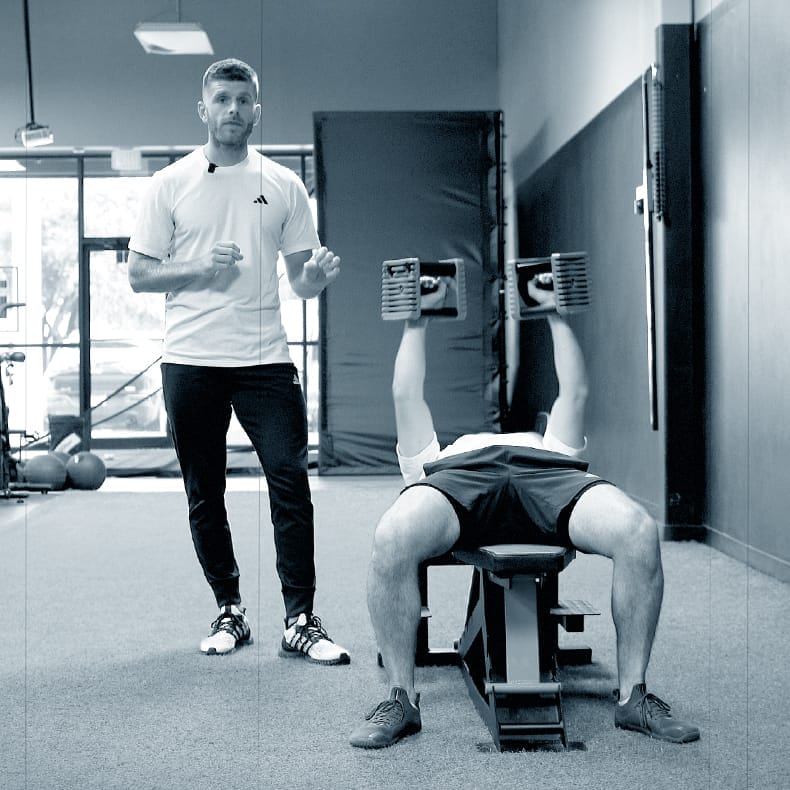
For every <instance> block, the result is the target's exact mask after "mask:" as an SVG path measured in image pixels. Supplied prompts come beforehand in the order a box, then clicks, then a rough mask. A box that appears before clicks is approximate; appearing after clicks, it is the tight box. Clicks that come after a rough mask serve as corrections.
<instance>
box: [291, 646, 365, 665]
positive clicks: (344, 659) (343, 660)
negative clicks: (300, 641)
mask: <svg viewBox="0 0 790 790" xmlns="http://www.w3.org/2000/svg"><path fill="white" fill-rule="evenodd" d="M279 655H280V658H303V659H304V660H305V661H308V662H310V663H311V664H321V665H322V666H325V667H326V666H338V665H339V664H350V663H351V656H350V655H349V654H348V653H343V654H342V655H340V656H338V657H337V658H329V659H324V660H323V661H322V660H321V659H319V658H312V657H311V656H308V655H307V654H305V653H303V652H302V651H301V650H286V649H285V648H284V647H282V646H281V647H280V650H279Z"/></svg>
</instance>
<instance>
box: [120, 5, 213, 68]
mask: <svg viewBox="0 0 790 790" xmlns="http://www.w3.org/2000/svg"><path fill="white" fill-rule="evenodd" d="M176 19H177V21H176V22H140V24H139V25H137V27H136V28H135V29H134V35H135V38H136V39H137V40H138V41H139V42H140V44H141V46H142V48H143V49H144V50H145V51H146V52H148V53H149V54H150V55H213V54H214V49H213V48H212V46H211V41H210V40H209V37H208V34H207V33H206V31H205V30H203V28H202V27H201V26H200V25H199V24H197V22H182V21H181V0H176Z"/></svg>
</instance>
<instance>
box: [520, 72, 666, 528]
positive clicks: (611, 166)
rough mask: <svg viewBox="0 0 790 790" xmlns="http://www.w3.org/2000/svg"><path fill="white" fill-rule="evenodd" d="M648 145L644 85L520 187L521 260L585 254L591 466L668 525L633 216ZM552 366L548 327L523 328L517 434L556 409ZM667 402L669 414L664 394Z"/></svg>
mask: <svg viewBox="0 0 790 790" xmlns="http://www.w3.org/2000/svg"><path fill="white" fill-rule="evenodd" d="M641 139H642V111H641V85H640V84H639V82H636V83H634V84H633V85H632V86H631V87H630V88H628V89H627V90H626V91H625V92H623V93H622V94H621V95H620V96H619V97H618V98H617V100H616V101H614V102H612V104H610V105H609V107H607V108H606V110H604V111H603V112H602V113H600V114H599V115H598V116H597V117H596V118H595V119H594V120H593V121H591V122H590V123H589V124H588V125H587V127H585V129H583V130H582V131H581V132H579V134H578V135H576V136H575V137H574V138H573V139H572V140H570V141H569V142H568V143H566V145H564V146H563V147H562V148H561V149H560V150H559V151H558V152H557V153H556V154H555V155H554V156H553V157H551V158H550V159H549V160H548V161H547V162H545V163H544V164H543V166H542V167H540V168H539V169H538V170H537V171H535V173H534V174H533V175H532V177H531V178H529V179H527V180H526V181H525V182H523V183H522V184H521V185H519V189H518V230H519V239H520V249H519V253H520V255H521V256H523V257H530V256H535V255H547V254H550V253H552V252H572V251H574V250H586V251H587V253H588V264H589V269H590V279H591V286H592V293H593V305H592V308H591V309H590V311H589V312H587V313H583V314H580V315H578V316H572V317H571V319H570V322H571V325H572V326H573V327H574V329H575V330H576V332H577V334H578V336H579V338H580V342H581V344H582V347H583V350H584V355H585V359H586V362H587V366H588V374H589V379H590V399H589V402H588V409H587V436H588V440H589V444H590V452H589V457H590V462H591V467H592V468H593V470H594V471H595V472H596V473H597V474H599V475H601V476H602V477H606V478H608V479H610V480H612V481H613V482H615V483H617V484H618V485H619V486H620V487H621V488H623V489H624V490H625V491H627V492H628V493H629V494H631V495H632V496H634V497H636V498H637V499H639V500H640V501H641V502H643V503H644V504H645V505H646V506H647V507H648V509H649V510H650V511H651V513H652V514H653V515H654V516H655V517H656V518H658V519H659V520H660V521H664V520H665V517H666V512H665V507H664V501H665V472H664V453H665V443H666V431H665V426H664V422H663V419H662V420H661V422H660V426H659V427H660V430H659V431H653V430H652V429H651V426H650V421H649V399H648V376H647V340H646V338H647V321H646V313H645V284H644V282H645V280H644V278H645V268H644V240H643V231H642V220H641V218H639V217H636V216H634V213H633V198H634V187H635V185H636V184H638V183H640V182H641V179H642V164H641V162H642V153H641V150H642V149H641ZM661 303H663V302H662V301H660V304H661ZM659 351H660V353H661V351H663V345H662V346H661V349H660V350H659ZM550 359H551V346H550V343H549V337H548V329H547V327H546V326H545V322H543V321H529V322H526V323H525V324H523V325H522V331H521V366H520V369H519V378H518V381H517V384H516V388H515V392H514V398H513V406H512V412H511V415H512V417H513V419H514V421H515V423H516V424H515V426H514V427H515V428H516V429H520V430H524V429H529V428H530V427H531V423H532V421H533V419H534V413H535V411H536V410H538V409H544V410H545V409H547V408H549V407H550V406H551V402H552V400H553V398H554V396H555V394H556V383H555V380H554V371H553V368H552V366H551V365H550V363H549V362H547V360H550ZM659 375H663V366H661V367H660V370H659ZM659 396H660V398H659V407H660V408H661V409H663V406H664V396H663V391H660V392H659Z"/></svg>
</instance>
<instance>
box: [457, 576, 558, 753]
mask: <svg viewBox="0 0 790 790" xmlns="http://www.w3.org/2000/svg"><path fill="white" fill-rule="evenodd" d="M556 597H557V576H556V574H554V573H549V574H519V575H515V576H512V577H507V578H502V577H499V576H497V575H495V574H493V573H491V572H489V571H485V570H482V569H480V568H475V572H474V576H473V580H472V587H471V589H470V595H469V606H468V610H467V622H466V627H465V628H464V633H463V634H462V636H461V639H460V642H459V647H458V653H459V656H460V659H461V672H462V674H463V677H464V680H465V681H466V685H467V688H468V690H469V695H470V697H471V698H472V701H473V703H474V704H475V707H476V708H477V710H478V713H479V714H480V716H481V718H482V719H483V721H484V722H485V723H486V726H487V727H488V729H489V731H490V732H491V735H492V736H493V739H494V744H495V746H496V748H497V749H498V750H499V751H507V750H515V749H524V748H529V747H534V746H538V745H545V744H546V743H553V744H559V745H561V746H562V748H567V746H568V742H567V736H566V731H565V720H564V716H563V710H562V697H561V686H560V684H559V683H558V682H557V663H556V652H557V626H556V623H554V622H552V620H551V618H550V616H549V610H550V608H551V606H552V605H556Z"/></svg>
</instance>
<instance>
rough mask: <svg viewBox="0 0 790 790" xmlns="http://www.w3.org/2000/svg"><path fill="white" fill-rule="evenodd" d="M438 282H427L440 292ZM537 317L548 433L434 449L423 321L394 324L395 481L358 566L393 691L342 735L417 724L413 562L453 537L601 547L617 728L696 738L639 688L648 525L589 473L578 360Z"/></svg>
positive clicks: (373, 742) (653, 593)
mask: <svg viewBox="0 0 790 790" xmlns="http://www.w3.org/2000/svg"><path fill="white" fill-rule="evenodd" d="M444 287H445V286H444V284H442V285H441V286H440V287H439V288H438V289H437V290H436V291H435V292H434V294H432V297H433V298H434V299H436V301H437V304H438V303H440V302H441V300H442V299H443V298H444ZM530 295H531V296H533V298H535V300H536V301H543V302H544V303H545V302H546V301H547V300H551V299H552V298H553V295H552V294H551V292H550V291H545V290H541V289H540V288H538V287H535V288H532V287H530ZM426 298H427V297H423V305H425V299H426ZM547 320H548V322H549V326H550V329H551V337H552V343H553V349H554V364H555V371H556V375H557V379H558V383H559V394H558V396H557V398H556V400H555V401H554V404H553V406H552V409H551V412H550V415H549V419H548V425H547V427H546V431H545V435H543V436H541V435H540V434H539V433H533V432H528V433H510V434H493V433H481V434H468V435H465V436H462V437H460V438H459V439H458V440H457V441H455V442H454V443H453V444H451V445H449V446H448V447H446V448H444V449H443V450H440V448H439V444H438V441H437V438H436V433H435V431H434V424H433V419H432V417H431V412H430V409H429V407H428V405H427V403H426V402H425V400H424V397H423V383H424V380H425V371H426V353H425V348H426V330H427V323H428V319H427V318H425V317H421V318H418V319H416V320H409V321H406V322H405V324H404V328H403V335H402V338H401V342H400V346H399V348H398V352H397V355H396V359H395V369H394V374H393V382H392V393H393V399H394V403H395V417H396V424H397V433H398V444H397V454H398V460H399V463H400V468H401V472H402V474H403V478H404V481H405V483H406V488H405V489H404V490H403V491H402V492H401V494H400V496H399V497H398V499H397V500H396V501H395V503H394V504H393V505H392V506H391V507H390V508H389V510H387V512H386V513H385V514H384V515H383V516H382V518H381V520H380V521H379V524H378V526H377V528H376V533H375V537H374V544H373V555H372V557H371V561H370V568H369V575H368V609H369V611H370V617H371V620H372V623H373V628H374V631H375V635H376V640H377V643H378V647H379V651H380V653H381V657H382V661H383V664H384V667H385V670H386V672H387V674H388V679H389V692H390V693H389V699H387V700H385V701H383V702H381V703H380V704H379V705H378V706H377V707H376V708H375V709H374V710H373V711H371V713H370V714H368V715H367V716H366V718H365V722H364V723H362V724H361V725H360V726H359V727H357V728H356V729H355V730H354V732H353V733H352V734H351V744H352V745H353V746H359V747H362V748H381V747H385V746H391V745H392V744H394V743H395V742H396V741H398V740H399V739H400V738H402V737H404V736H407V735H411V734H413V733H416V732H418V731H419V730H420V729H421V726H422V724H421V719H420V707H419V699H420V698H419V694H417V693H416V691H415V689H414V655H415V642H416V634H417V627H418V624H419V621H420V608H421V601H420V593H419V583H418V566H419V564H420V563H421V562H423V561H425V560H427V559H429V558H431V557H435V556H438V555H441V554H444V553H445V552H447V551H449V550H450V549H451V548H458V547H477V546H480V545H485V544H494V543H549V544H558V545H566V546H570V547H573V548H576V549H578V550H579V551H582V552H586V553H589V554H601V555H604V556H606V557H609V558H611V559H612V560H613V573H612V616H613V619H614V624H615V627H616V631H617V670H618V685H619V693H618V696H619V700H618V702H619V704H617V705H615V713H614V723H615V726H616V727H620V728H623V729H628V730H636V731H638V732H642V733H645V734H646V735H650V736H652V737H653V738H660V739H661V740H666V741H671V742H673V743H685V742H688V741H694V740H697V739H698V738H699V730H698V728H697V727H695V726H694V725H692V724H688V723H686V722H683V721H679V720H678V719H675V718H673V717H672V716H671V715H670V712H669V706H668V705H667V704H666V703H664V702H663V701H661V700H660V699H658V698H657V697H655V696H654V695H653V694H648V693H647V691H646V688H645V672H646V669H647V664H648V661H649V659H650V651H651V648H652V644H653V638H654V635H655V629H656V624H657V622H658V617H659V612H660V609H661V600H662V595H663V584H664V577H663V571H662V567H661V552H660V544H659V537H658V529H657V527H656V524H655V522H654V521H653V519H652V518H651V517H650V516H649V515H648V514H647V513H646V512H645V510H644V509H643V508H642V507H641V506H640V505H638V504H637V503H636V502H634V501H632V500H631V499H630V498H629V497H628V496H626V495H625V494H624V493H623V492H622V491H620V490H619V489H618V488H616V487H615V486H614V485H612V484H611V483H609V482H608V481H606V480H603V479H601V478H599V477H597V476H595V475H593V474H590V473H589V472H587V464H586V462H585V461H583V460H581V459H580V455H581V454H582V452H583V451H584V449H585V448H586V438H585V435H584V427H583V417H584V409H585V402H586V397H587V376H586V370H585V365H584V359H583V356H582V353H581V349H580V347H579V345H578V342H577V340H576V337H575V335H574V334H573V331H572V330H571V328H570V326H569V325H568V324H567V323H566V321H565V320H564V319H563V318H561V317H560V316H559V315H557V314H556V313H550V314H548V315H547Z"/></svg>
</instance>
